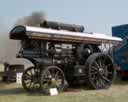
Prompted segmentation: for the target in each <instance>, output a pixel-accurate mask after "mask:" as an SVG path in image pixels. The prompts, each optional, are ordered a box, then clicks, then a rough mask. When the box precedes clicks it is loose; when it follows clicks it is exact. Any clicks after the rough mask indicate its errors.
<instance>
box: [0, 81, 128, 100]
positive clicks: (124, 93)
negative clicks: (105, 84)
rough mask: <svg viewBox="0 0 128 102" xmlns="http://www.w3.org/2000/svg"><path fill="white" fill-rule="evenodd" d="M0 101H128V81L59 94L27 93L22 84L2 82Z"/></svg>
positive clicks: (0, 85)
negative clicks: (103, 88) (98, 88)
mask: <svg viewBox="0 0 128 102" xmlns="http://www.w3.org/2000/svg"><path fill="white" fill-rule="evenodd" d="M0 102H128V81H127V82H123V81H116V82H115V83H114V84H113V85H112V87H111V88H110V89H107V90H89V89H88V88H86V87H82V88H77V89H74V90H72V91H68V92H62V93H60V94H59V95H58V96H44V95H42V94H39V93H37V94H34V93H27V92H26V91H25V90H24V89H23V88H22V86H21V85H17V84H3V83H1V84H0Z"/></svg>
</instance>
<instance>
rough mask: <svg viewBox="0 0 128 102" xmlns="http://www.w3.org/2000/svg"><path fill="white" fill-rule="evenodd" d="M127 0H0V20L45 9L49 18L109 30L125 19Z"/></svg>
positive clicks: (10, 22)
mask: <svg viewBox="0 0 128 102" xmlns="http://www.w3.org/2000/svg"><path fill="white" fill-rule="evenodd" d="M127 10H128V0H0V18H1V21H0V22H1V23H0V25H1V24H4V26H5V25H6V26H7V27H8V28H11V27H12V25H13V24H14V23H15V22H16V20H17V19H19V18H21V17H23V16H27V15H29V14H31V13H32V12H34V11H44V12H45V13H46V15H47V18H48V19H50V20H56V21H62V22H67V23H76V24H82V25H84V26H85V30H86V31H88V32H101V33H109V34H110V33H111V26H114V25H120V24H126V23H128V13H127Z"/></svg>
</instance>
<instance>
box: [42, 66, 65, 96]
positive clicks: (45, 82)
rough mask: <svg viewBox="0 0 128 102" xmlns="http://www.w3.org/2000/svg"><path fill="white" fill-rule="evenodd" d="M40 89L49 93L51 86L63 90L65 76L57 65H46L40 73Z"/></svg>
mask: <svg viewBox="0 0 128 102" xmlns="http://www.w3.org/2000/svg"><path fill="white" fill-rule="evenodd" d="M40 85H41V90H42V92H43V93H45V94H49V90H50V89H51V88H57V90H58V91H59V92H60V91H63V90H64V88H65V77H64V73H63V71H62V70H61V69H60V68H59V67H57V66H50V67H46V68H45V69H44V70H42V73H41V82H40Z"/></svg>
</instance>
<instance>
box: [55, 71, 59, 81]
mask: <svg viewBox="0 0 128 102" xmlns="http://www.w3.org/2000/svg"><path fill="white" fill-rule="evenodd" d="M58 74H59V72H58V71H57V72H56V74H55V79H58Z"/></svg>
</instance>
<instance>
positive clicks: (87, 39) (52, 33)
mask: <svg viewBox="0 0 128 102" xmlns="http://www.w3.org/2000/svg"><path fill="white" fill-rule="evenodd" d="M10 39H15V40H25V39H37V40H45V41H56V42H65V43H93V44H101V43H113V44H117V43H119V42H121V41H122V39H121V38H118V37H111V36H108V35H105V34H99V33H83V32H72V31H66V30H55V29H51V28H41V27H32V26H16V27H14V28H13V29H12V30H11V31H10Z"/></svg>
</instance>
